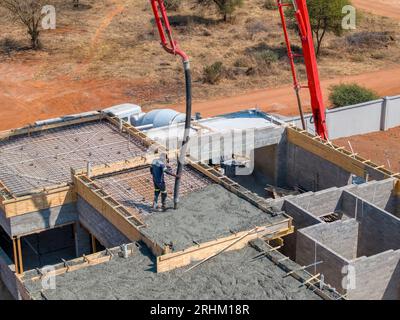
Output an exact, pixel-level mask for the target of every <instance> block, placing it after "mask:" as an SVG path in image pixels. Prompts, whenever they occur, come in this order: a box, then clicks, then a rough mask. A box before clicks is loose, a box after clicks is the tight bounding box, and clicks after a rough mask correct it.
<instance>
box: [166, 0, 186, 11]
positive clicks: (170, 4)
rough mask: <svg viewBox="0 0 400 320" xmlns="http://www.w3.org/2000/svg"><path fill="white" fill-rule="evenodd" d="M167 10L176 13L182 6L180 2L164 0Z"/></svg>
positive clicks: (178, 0) (177, 0) (180, 0)
mask: <svg viewBox="0 0 400 320" xmlns="http://www.w3.org/2000/svg"><path fill="white" fill-rule="evenodd" d="M164 4H165V8H166V9H167V10H172V11H177V10H178V9H179V8H180V6H181V5H182V0H164Z"/></svg>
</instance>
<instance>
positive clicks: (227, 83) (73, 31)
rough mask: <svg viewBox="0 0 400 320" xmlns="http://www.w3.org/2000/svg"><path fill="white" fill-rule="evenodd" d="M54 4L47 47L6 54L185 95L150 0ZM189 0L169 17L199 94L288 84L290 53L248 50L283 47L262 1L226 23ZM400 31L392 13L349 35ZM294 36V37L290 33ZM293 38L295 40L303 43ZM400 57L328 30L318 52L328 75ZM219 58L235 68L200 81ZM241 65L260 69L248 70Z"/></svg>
mask: <svg viewBox="0 0 400 320" xmlns="http://www.w3.org/2000/svg"><path fill="white" fill-rule="evenodd" d="M51 2H53V3H54V4H55V5H56V9H57V13H58V15H57V30H51V31H43V32H42V37H41V39H42V43H43V45H44V49H43V50H42V51H41V52H34V53H32V52H26V51H23V52H12V53H11V54H9V55H7V56H6V59H11V60H12V59H15V60H16V59H27V60H33V61H37V62H38V66H37V70H36V72H35V77H36V78H37V79H45V80H49V79H53V78H54V79H55V78H57V77H59V76H61V75H62V76H69V77H71V78H73V79H74V78H79V79H83V78H104V79H130V80H142V79H143V81H149V82H150V83H151V86H152V87H153V88H155V90H157V88H160V87H162V88H166V90H167V89H168V88H172V89H171V91H172V92H171V94H170V95H168V96H166V97H165V99H163V101H149V102H158V103H160V102H161V103H163V102H175V101H176V100H179V99H181V95H182V93H183V90H178V86H180V85H182V81H183V78H182V72H181V65H180V62H179V60H178V59H176V58H174V57H172V56H170V55H167V54H166V53H164V52H163V51H162V50H161V49H160V46H159V40H158V35H157V34H156V33H155V28H154V26H153V24H152V13H151V9H150V6H149V4H148V1H142V0H134V1H128V0H82V2H83V3H84V4H86V5H89V6H90V7H89V8H84V9H82V10H79V11H76V10H73V8H72V5H71V3H70V1H64V0H53V1H50V3H51ZM184 3H185V4H184V6H183V7H182V8H181V9H180V11H179V12H173V13H171V21H172V23H173V24H174V30H175V34H176V38H178V39H179V42H180V43H181V46H182V47H183V48H184V49H185V50H186V51H187V52H188V53H189V54H190V56H191V58H192V66H193V68H194V71H193V73H194V96H195V98H197V99H203V98H207V97H210V96H215V95H227V94H232V93H239V92H243V91H245V90H247V89H251V88H260V87H272V86H280V85H283V84H287V83H290V81H291V75H290V70H289V66H288V64H287V61H286V58H285V57H282V56H279V58H278V59H277V61H272V62H270V63H268V65H267V66H266V65H262V64H261V65H258V63H257V60H256V59H254V56H252V55H251V53H250V51H249V48H252V47H253V48H254V47H256V46H259V45H260V44H262V45H263V46H265V47H267V48H270V49H271V50H272V51H275V52H281V50H282V48H284V43H283V35H282V30H281V27H280V23H279V16H278V12H277V11H271V10H266V9H265V8H264V3H265V1H264V0H248V1H245V5H244V6H243V7H242V8H240V9H239V10H238V11H237V14H236V15H235V19H234V21H233V22H232V23H227V24H224V23H222V22H220V21H219V17H218V16H217V15H216V14H215V13H213V12H210V11H205V10H204V9H203V8H199V7H197V6H194V5H193V1H184ZM3 13H4V12H1V11H0V25H1V27H2V35H1V36H0V40H2V39H5V38H7V39H13V40H15V41H17V42H18V43H21V42H24V41H25V42H26V43H27V44H28V40H27V39H26V35H25V30H23V29H22V28H21V27H20V26H18V25H16V24H11V23H10V21H9V20H7V19H6V18H4V14H3ZM114 15H115V16H114ZM399 30H400V27H399V25H398V23H395V22H393V21H392V20H390V19H386V18H378V17H374V16H370V15H366V16H365V17H364V20H363V21H362V22H361V24H360V25H359V26H358V29H357V30H356V31H354V32H352V33H359V32H366V31H373V32H383V31H384V32H390V33H391V34H395V35H396V34H399ZM292 38H293V39H296V40H297V36H296V35H295V34H294V33H293V32H292ZM293 42H294V44H295V45H296V44H297V45H298V41H293ZM399 58H400V50H399V40H398V39H397V38H395V40H394V41H392V42H390V43H389V44H388V45H387V46H385V47H383V48H380V47H379V46H377V47H363V48H360V47H359V46H352V45H351V44H349V43H348V42H346V41H345V40H343V39H338V38H336V37H334V36H332V35H329V36H328V39H327V41H326V43H325V47H324V48H323V51H322V56H321V58H320V71H321V75H322V76H323V77H324V78H331V77H335V76H338V75H349V74H357V73H362V72H365V71H372V70H377V69H380V68H384V67H385V66H387V64H388V63H398V61H399ZM216 61H222V62H223V63H224V67H225V69H227V70H230V72H226V74H227V76H226V77H225V78H224V79H223V80H222V81H220V82H219V83H218V86H215V85H210V84H206V83H204V81H203V69H204V67H205V66H206V65H210V64H212V63H214V62H216ZM257 65H258V66H257ZM243 68H245V69H246V70H247V69H249V68H253V69H254V70H256V71H258V72H243V70H244V69H243ZM250 71H251V70H250ZM299 72H300V75H302V77H303V79H304V67H303V66H302V65H299ZM173 88H176V90H175V89H173ZM174 92H176V94H175V93H174Z"/></svg>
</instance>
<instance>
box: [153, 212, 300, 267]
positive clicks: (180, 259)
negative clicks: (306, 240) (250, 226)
mask: <svg viewBox="0 0 400 320" xmlns="http://www.w3.org/2000/svg"><path fill="white" fill-rule="evenodd" d="M291 233H293V227H292V226H291V221H290V219H285V220H282V221H279V222H278V223H275V224H271V225H267V226H262V227H258V228H257V229H256V230H254V231H253V232H250V233H249V231H243V232H238V233H236V234H234V235H232V236H229V237H225V238H220V239H217V240H214V241H209V242H206V243H202V244H199V245H198V246H193V247H190V248H188V249H185V250H182V251H179V252H173V253H168V254H164V255H162V256H159V257H157V272H167V271H171V270H174V269H177V268H181V267H184V266H187V265H190V264H191V263H192V262H194V261H200V260H203V259H206V258H208V257H210V256H212V255H214V254H216V253H218V252H220V251H221V250H223V249H225V248H227V247H228V246H229V248H228V249H227V250H226V251H233V250H240V249H242V248H244V247H245V246H246V245H247V244H248V242H249V241H251V240H254V239H256V238H262V237H266V238H268V240H274V239H277V238H281V237H283V236H286V235H288V234H291ZM231 244H233V245H232V246H230V245H231Z"/></svg>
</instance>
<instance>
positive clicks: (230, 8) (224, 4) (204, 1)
mask: <svg viewBox="0 0 400 320" xmlns="http://www.w3.org/2000/svg"><path fill="white" fill-rule="evenodd" d="M197 2H198V3H199V4H201V5H205V6H210V5H215V6H217V9H218V12H219V13H220V14H221V15H222V16H223V19H224V21H225V22H226V21H228V17H230V16H232V14H233V13H234V12H235V10H236V9H237V8H238V7H240V6H241V5H242V4H243V0H197Z"/></svg>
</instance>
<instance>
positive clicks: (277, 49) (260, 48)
mask: <svg viewBox="0 0 400 320" xmlns="http://www.w3.org/2000/svg"><path fill="white" fill-rule="evenodd" d="M291 48H292V52H293V54H295V55H302V53H303V51H302V48H301V47H300V46H297V45H291ZM268 51H269V52H273V53H274V54H276V56H277V57H278V59H279V60H286V59H288V53H287V48H286V45H285V44H284V43H282V45H281V46H270V45H268V44H266V43H265V42H261V43H258V44H256V45H255V46H252V47H248V48H246V49H245V53H246V54H248V55H255V54H257V53H262V52H268ZM295 62H296V63H303V62H304V60H303V57H301V56H298V57H295Z"/></svg>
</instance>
